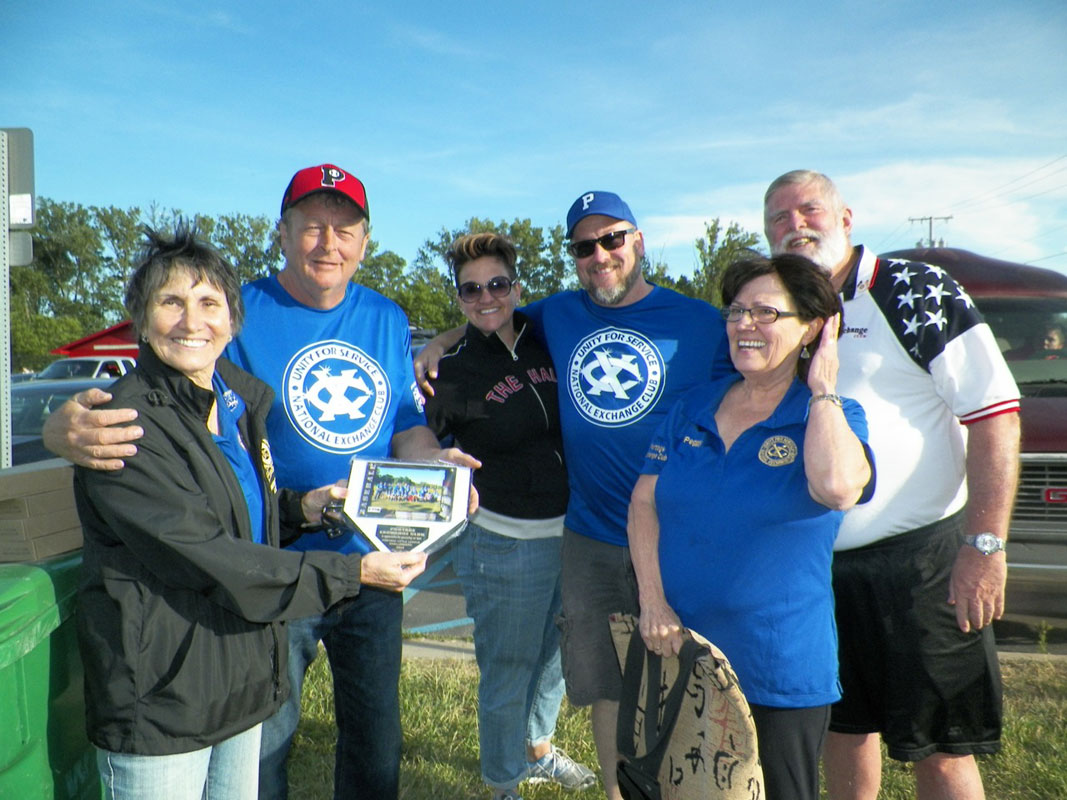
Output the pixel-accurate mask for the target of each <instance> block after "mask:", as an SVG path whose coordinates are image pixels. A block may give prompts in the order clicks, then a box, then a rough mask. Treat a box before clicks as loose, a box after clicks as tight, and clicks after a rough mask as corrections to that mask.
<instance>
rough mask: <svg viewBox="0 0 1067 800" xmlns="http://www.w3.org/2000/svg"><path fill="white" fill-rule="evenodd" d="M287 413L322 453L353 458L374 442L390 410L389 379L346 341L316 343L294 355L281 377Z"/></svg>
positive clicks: (361, 352)
mask: <svg viewBox="0 0 1067 800" xmlns="http://www.w3.org/2000/svg"><path fill="white" fill-rule="evenodd" d="M282 386H283V391H284V393H285V412H286V413H287V414H288V415H289V422H290V423H291V424H292V425H293V427H294V428H296V429H297V430H298V431H300V435H301V436H303V437H304V438H305V439H307V440H308V441H309V442H311V443H312V444H313V445H315V446H316V447H318V448H320V449H321V450H328V451H329V452H331V453H353V452H356V451H358V450H362V449H363V448H364V447H366V446H367V445H368V444H369V443H370V442H372V441H374V439H375V437H376V436H377V435H378V431H379V429H380V428H381V425H382V419H383V418H384V417H385V412H386V410H387V409H388V408H389V396H390V390H389V378H388V377H387V376H386V374H385V370H383V369H382V368H381V366H379V364H378V362H377V361H375V360H374V359H372V358H371V357H370V356H368V355H367V354H366V353H364V352H363V351H362V350H360V349H359V348H358V347H353V346H352V345H350V344H348V343H347V342H339V341H325V342H316V343H315V344H313V345H311V346H310V347H306V348H304V349H303V350H301V351H300V352H299V353H297V354H296V355H295V356H293V359H292V361H290V362H289V365H288V366H287V367H286V368H285V375H284V377H283V384H282Z"/></svg>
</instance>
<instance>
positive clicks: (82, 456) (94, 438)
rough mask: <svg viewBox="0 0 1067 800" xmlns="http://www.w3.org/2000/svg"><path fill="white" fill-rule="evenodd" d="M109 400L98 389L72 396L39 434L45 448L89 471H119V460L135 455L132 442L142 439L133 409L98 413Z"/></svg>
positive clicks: (52, 415)
mask: <svg viewBox="0 0 1067 800" xmlns="http://www.w3.org/2000/svg"><path fill="white" fill-rule="evenodd" d="M110 400H111V395H110V394H109V393H108V392H105V391H103V390H101V389H88V390H86V391H84V392H78V394H76V395H74V396H72V397H71V398H70V399H69V400H67V402H65V403H64V404H63V405H62V406H60V407H59V408H58V409H57V410H55V411H54V412H52V413H51V414H50V415H49V417H48V419H47V420H46V421H45V424H44V428H43V430H42V432H41V433H42V438H43V441H44V446H45V447H46V448H48V450H50V451H51V452H53V453H55V454H56V455H57V456H59V457H60V458H65V459H67V460H68V461H72V462H74V463H75V464H78V465H79V466H82V467H88V468H90V469H102V470H116V469H122V468H123V467H124V466H125V463H124V462H123V460H122V459H124V458H129V457H131V456H133V455H136V453H137V446H136V445H134V444H132V442H134V441H136V440H137V439H140V438H141V437H142V436H144V429H143V428H141V427H140V426H139V425H126V424H125V423H128V422H133V421H134V420H135V419H137V412H136V411H135V410H134V409H132V408H109V409H98V408H96V406H100V405H103V404H104V403H107V402H109V401H110Z"/></svg>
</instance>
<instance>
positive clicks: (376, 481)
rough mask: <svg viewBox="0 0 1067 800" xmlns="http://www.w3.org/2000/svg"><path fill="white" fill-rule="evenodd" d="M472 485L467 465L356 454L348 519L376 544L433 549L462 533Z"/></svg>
mask: <svg viewBox="0 0 1067 800" xmlns="http://www.w3.org/2000/svg"><path fill="white" fill-rule="evenodd" d="M470 491H471V471H470V468H469V467H461V466H457V465H456V464H450V463H448V462H446V461H399V460H395V459H364V458H358V457H356V458H353V459H352V469H351V473H350V475H349V479H348V497H347V498H346V499H345V504H344V514H345V521H346V522H347V523H348V525H350V526H351V527H352V528H353V529H354V530H355V531H356V533H357V534H358V535H359V536H360V537H361V538H362V539H363V540H364V542H365V543H366V544H367V545H368V546H369V547H371V548H373V549H375V550H383V551H402V550H404V551H413V552H425V553H432V552H434V551H435V550H439V549H440V548H441V547H443V546H444V545H445V544H447V543H448V542H449V541H451V540H452V538H453V537H455V535H456V534H457V533H459V530H460V528H461V527H462V525H463V523H464V522H465V521H466V519H467V502H468V500H469V497H470Z"/></svg>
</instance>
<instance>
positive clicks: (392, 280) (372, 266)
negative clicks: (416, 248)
mask: <svg viewBox="0 0 1067 800" xmlns="http://www.w3.org/2000/svg"><path fill="white" fill-rule="evenodd" d="M406 267H407V262H406V261H404V259H403V258H401V257H400V256H398V255H397V254H396V253H394V252H393V251H392V250H385V251H383V252H381V253H379V252H378V242H377V241H375V240H374V239H371V240H370V241H369V242H368V243H367V252H366V253H365V254H364V256H363V263H362V264H361V265H360V267H359V270H358V271H357V272H356V274H355V276H354V277H353V278H352V280H353V281H355V282H356V283H358V284H361V285H363V286H366V287H367V288H368V289H373V290H374V291H376V292H379V293H380V294H384V295H385V296H386V297H388V298H389V299H390V300H393V301H396V300H397V296H398V295H397V292H398V289H399V288H400V287H401V286H402V285H403V283H404V280H405V276H404V272H405V268H406Z"/></svg>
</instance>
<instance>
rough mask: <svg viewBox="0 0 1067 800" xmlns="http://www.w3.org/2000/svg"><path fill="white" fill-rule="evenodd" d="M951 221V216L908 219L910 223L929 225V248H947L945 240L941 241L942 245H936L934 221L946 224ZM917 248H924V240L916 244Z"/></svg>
mask: <svg viewBox="0 0 1067 800" xmlns="http://www.w3.org/2000/svg"><path fill="white" fill-rule="evenodd" d="M950 219H952V217H951V216H948V217H908V222H926V223H929V231H930V237H929V239H927V242H928V243H929V244H928V245H927V246H928V247H944V246H945V240H944V239H943V238H942V239H941V243H940V244H936V243H935V242H934V220H944V221H945V222H948V221H949V220H950ZM916 246H917V247H922V246H923V240H922V239H920V240H919V241H918V243H917V244H916Z"/></svg>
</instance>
